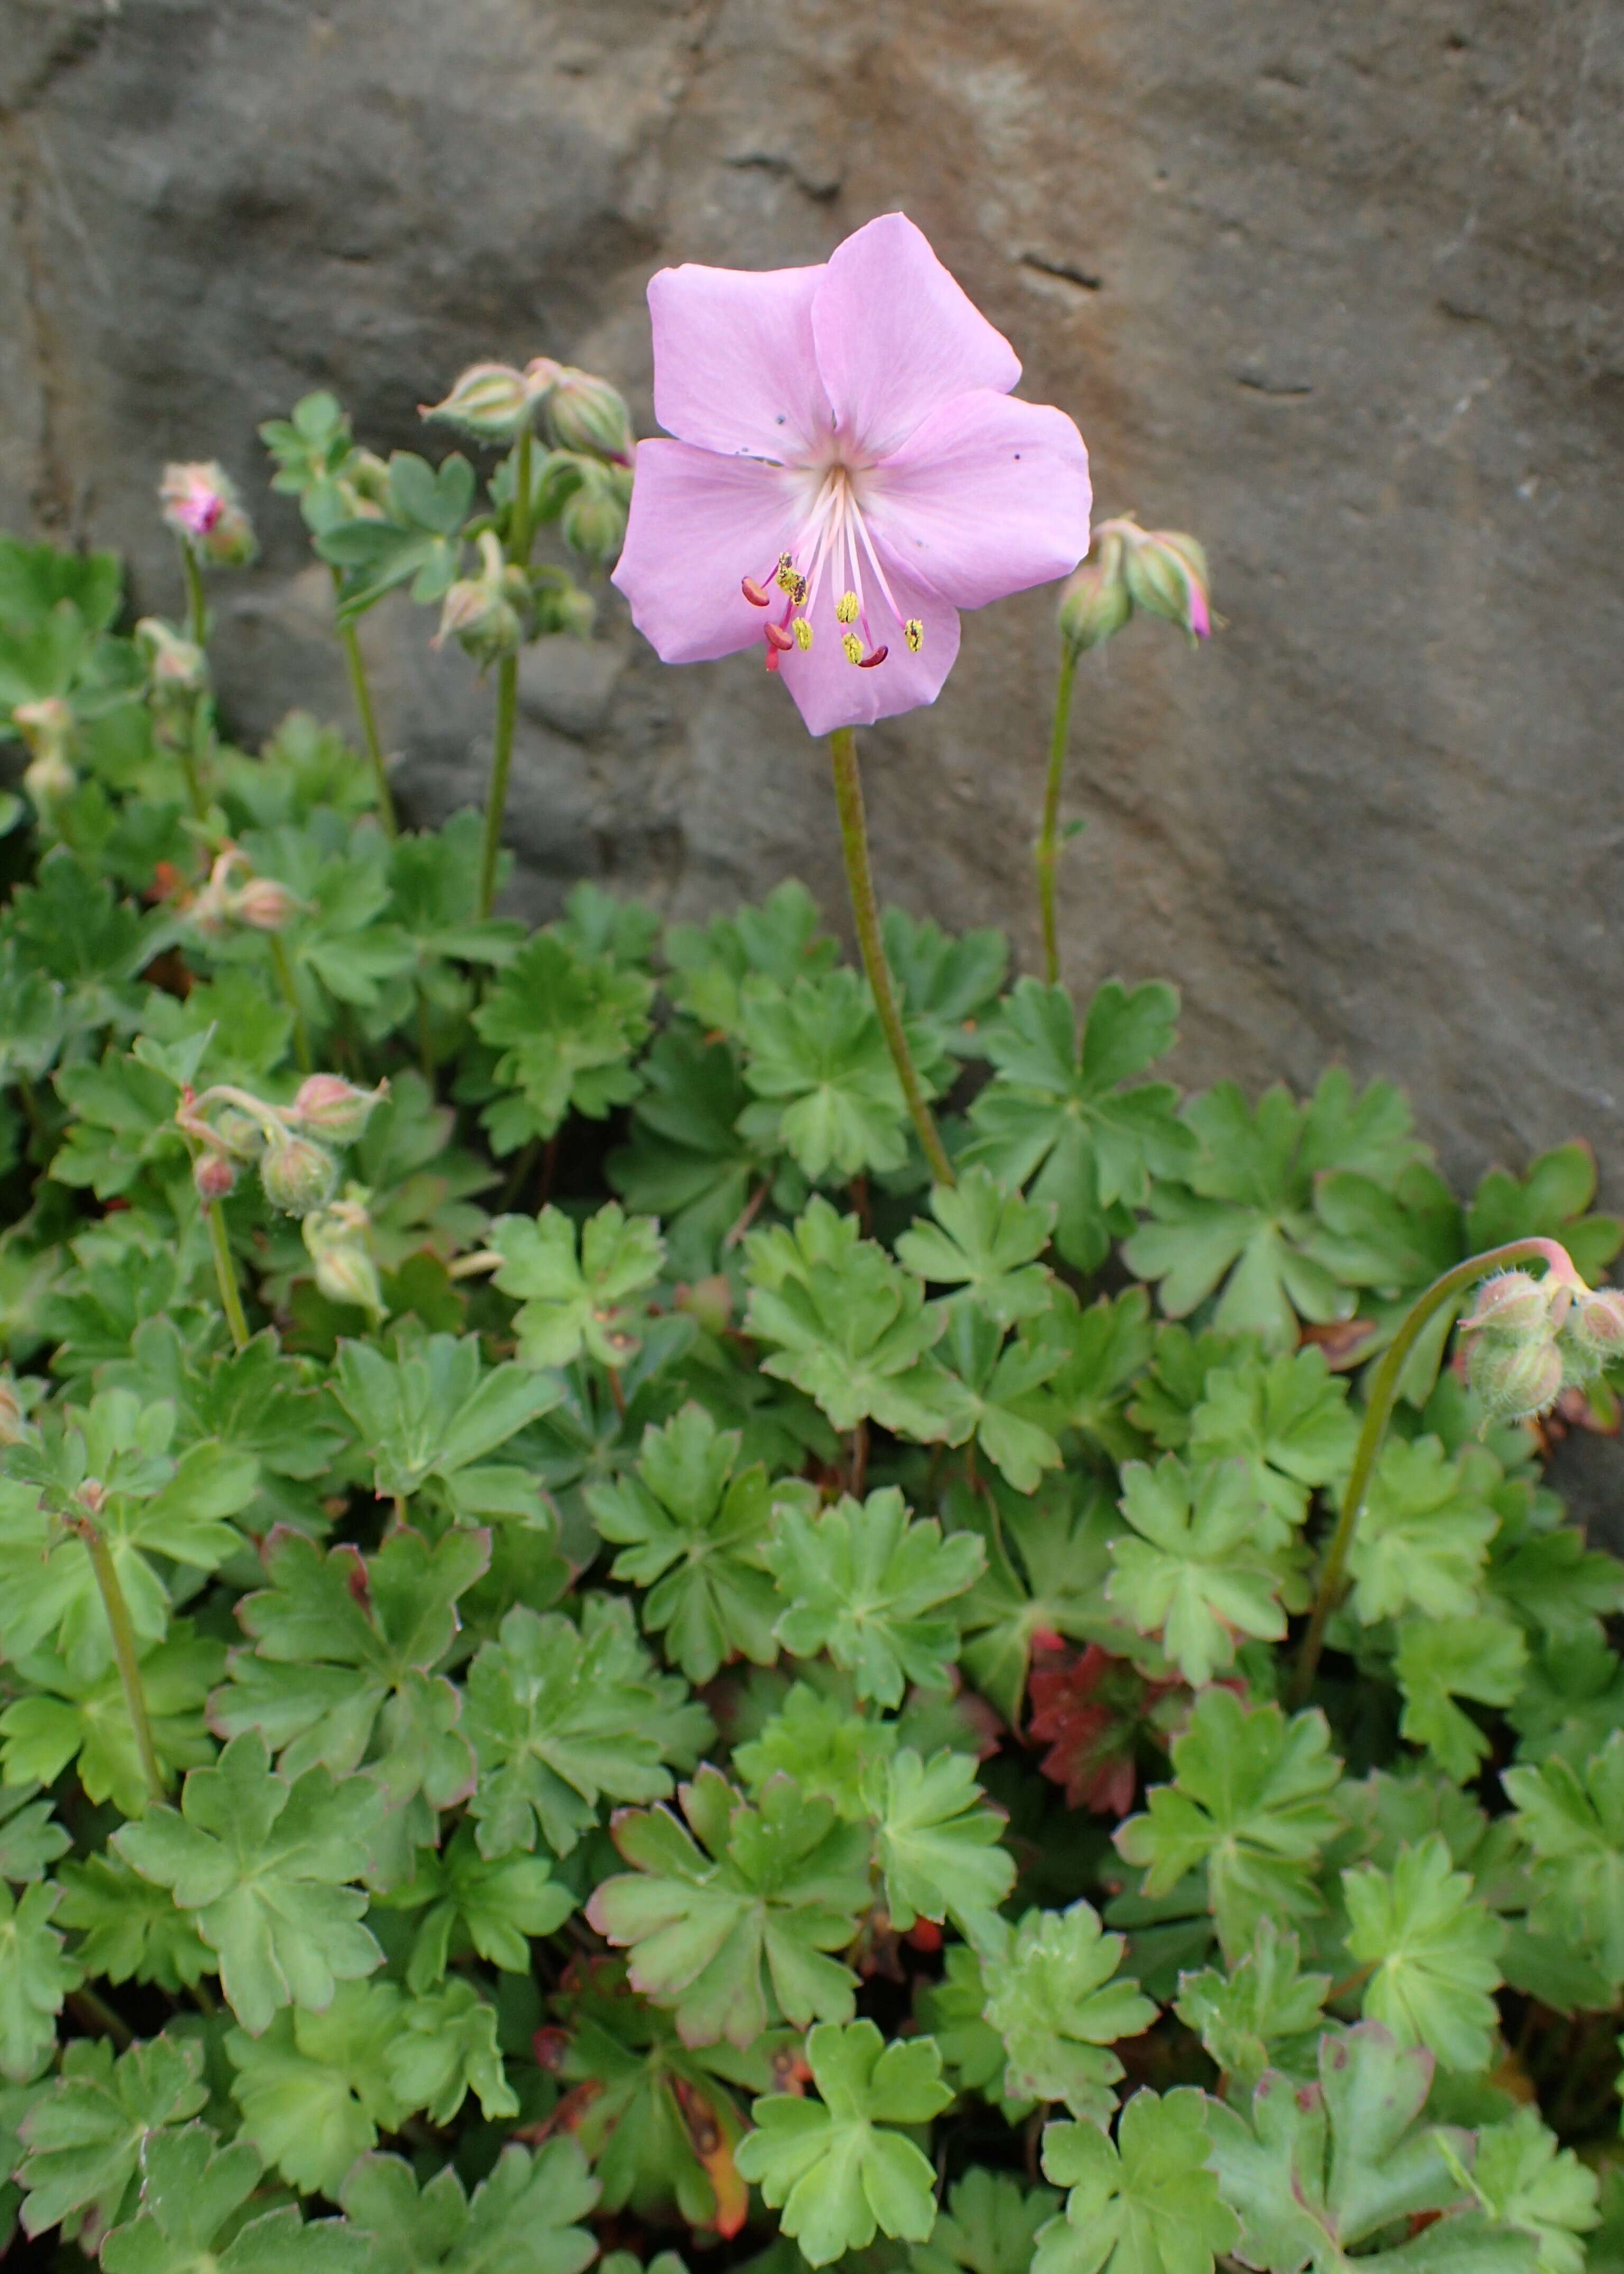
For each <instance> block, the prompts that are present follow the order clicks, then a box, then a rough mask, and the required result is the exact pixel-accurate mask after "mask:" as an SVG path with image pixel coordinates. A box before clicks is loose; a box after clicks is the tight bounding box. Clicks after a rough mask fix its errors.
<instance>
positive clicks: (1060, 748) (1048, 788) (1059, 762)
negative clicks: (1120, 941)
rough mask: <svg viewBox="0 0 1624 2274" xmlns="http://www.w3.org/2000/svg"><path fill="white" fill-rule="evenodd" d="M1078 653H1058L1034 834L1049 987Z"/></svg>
mask: <svg viewBox="0 0 1624 2274" xmlns="http://www.w3.org/2000/svg"><path fill="white" fill-rule="evenodd" d="M1078 654H1079V651H1078V650H1077V649H1076V648H1074V647H1073V646H1072V645H1071V642H1070V640H1066V641H1064V642H1063V644H1062V645H1061V650H1060V676H1059V678H1058V679H1057V680H1056V682H1055V724H1054V728H1053V731H1052V733H1051V734H1050V735H1049V777H1048V779H1047V780H1046V782H1045V783H1044V787H1043V826H1042V828H1041V831H1040V832H1039V834H1038V854H1037V860H1038V913H1039V915H1040V917H1041V921H1042V926H1043V976H1044V977H1045V979H1047V981H1048V982H1049V985H1050V986H1051V987H1054V986H1056V985H1058V983H1059V980H1060V937H1059V934H1058V932H1057V930H1056V925H1055V870H1056V865H1057V864H1058V862H1059V859H1060V783H1061V779H1062V777H1063V775H1064V772H1065V761H1066V744H1067V742H1068V741H1069V740H1070V737H1071V688H1072V684H1073V682H1074V681H1075V680H1076V677H1077V658H1078Z"/></svg>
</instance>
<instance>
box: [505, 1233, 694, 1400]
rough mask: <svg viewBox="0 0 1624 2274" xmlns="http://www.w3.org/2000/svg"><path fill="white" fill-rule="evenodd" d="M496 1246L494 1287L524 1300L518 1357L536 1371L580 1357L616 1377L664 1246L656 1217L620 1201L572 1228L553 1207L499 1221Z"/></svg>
mask: <svg viewBox="0 0 1624 2274" xmlns="http://www.w3.org/2000/svg"><path fill="white" fill-rule="evenodd" d="M491 1245H492V1247H494V1248H495V1249H496V1251H497V1253H498V1254H500V1256H501V1257H502V1258H503V1262H502V1268H501V1269H500V1271H499V1272H498V1273H497V1274H496V1278H495V1284H496V1285H497V1286H498V1287H500V1289H501V1291H502V1292H503V1294H504V1295H517V1296H518V1297H520V1298H521V1301H520V1306H519V1314H518V1316H517V1318H516V1319H515V1321H514V1326H515V1330H516V1332H517V1335H518V1340H519V1353H520V1356H521V1358H522V1359H523V1361H524V1363H525V1365H527V1366H532V1367H558V1366H568V1365H570V1364H571V1363H572V1362H573V1361H574V1360H575V1359H577V1358H579V1357H580V1356H581V1354H582V1353H583V1352H586V1353H587V1354H588V1355H589V1356H590V1357H592V1358H594V1359H597V1361H598V1364H599V1365H600V1366H606V1367H609V1368H610V1369H611V1371H612V1372H618V1371H619V1370H620V1368H621V1367H625V1366H627V1365H628V1364H629V1363H630V1361H631V1359H633V1358H634V1357H635V1355H636V1352H637V1349H638V1346H639V1344H640V1343H641V1341H642V1338H643V1337H642V1325H641V1321H642V1320H643V1314H644V1310H645V1306H644V1305H643V1303H640V1302H638V1301H637V1300H636V1298H638V1297H639V1296H641V1295H643V1292H644V1291H645V1289H647V1288H649V1287H651V1286H652V1285H653V1284H654V1282H655V1281H656V1280H657V1279H658V1277H659V1274H660V1266H661V1264H662V1263H663V1262H664V1261H665V1244H664V1242H663V1241H662V1240H661V1239H660V1235H659V1227H658V1225H657V1224H655V1222H654V1220H653V1218H652V1217H651V1216H629V1217H628V1216H627V1215H626V1214H625V1213H624V1211H623V1210H622V1209H621V1208H620V1203H619V1201H610V1203H609V1205H608V1206H607V1207H606V1208H601V1209H598V1213H597V1215H596V1216H589V1217H588V1218H587V1220H586V1222H585V1224H583V1225H582V1227H581V1236H580V1245H579V1249H578V1250H577V1246H576V1239H575V1225H574V1224H572V1223H571V1222H570V1220H569V1218H568V1216H565V1215H563V1214H562V1213H561V1211H560V1210H559V1209H555V1208H545V1209H543V1210H542V1212H541V1214H540V1215H539V1216H498V1217H497V1219H496V1222H495V1223H494V1224H492V1227H491Z"/></svg>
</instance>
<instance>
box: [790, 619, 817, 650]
mask: <svg viewBox="0 0 1624 2274" xmlns="http://www.w3.org/2000/svg"><path fill="white" fill-rule="evenodd" d="M790 629H791V631H793V633H794V635H795V645H796V646H797V647H798V648H799V649H800V650H801V653H802V655H804V654H805V653H806V651H807V650H808V648H809V647H810V646H811V644H812V627H811V625H810V624H809V623H808V621H807V620H806V618H805V617H804V616H797V617H796V618H795V621H793V623H792V624H791V626H790Z"/></svg>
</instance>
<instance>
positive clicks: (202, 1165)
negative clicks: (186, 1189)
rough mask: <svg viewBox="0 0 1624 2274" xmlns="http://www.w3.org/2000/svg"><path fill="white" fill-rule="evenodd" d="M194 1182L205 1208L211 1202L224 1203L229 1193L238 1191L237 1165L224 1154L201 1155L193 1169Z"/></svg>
mask: <svg viewBox="0 0 1624 2274" xmlns="http://www.w3.org/2000/svg"><path fill="white" fill-rule="evenodd" d="M192 1183H193V1184H194V1185H195V1186H197V1189H198V1198H199V1200H200V1201H203V1203H204V1204H205V1206H207V1204H208V1202H209V1201H222V1200H224V1198H225V1196H226V1194H227V1193H229V1192H234V1191H235V1190H236V1189H237V1164H236V1163H235V1162H232V1161H229V1160H228V1159H227V1158H226V1156H225V1155H224V1154H223V1153H200V1154H199V1156H198V1158H197V1161H196V1163H194V1164H193V1167H192Z"/></svg>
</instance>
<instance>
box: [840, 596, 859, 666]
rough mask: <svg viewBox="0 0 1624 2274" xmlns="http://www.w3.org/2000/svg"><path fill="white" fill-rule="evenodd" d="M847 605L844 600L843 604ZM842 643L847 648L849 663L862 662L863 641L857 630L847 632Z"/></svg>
mask: <svg viewBox="0 0 1624 2274" xmlns="http://www.w3.org/2000/svg"><path fill="white" fill-rule="evenodd" d="M845 605H846V604H845V602H844V601H842V602H841V606H843V607H844V606H845ZM840 644H841V646H842V647H843V648H844V649H845V650H846V661H847V662H848V663H861V661H862V642H861V640H860V639H859V638H858V636H857V635H856V633H855V632H847V633H846V636H845V637H844V638H843V639H842V641H841V642H840Z"/></svg>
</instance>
